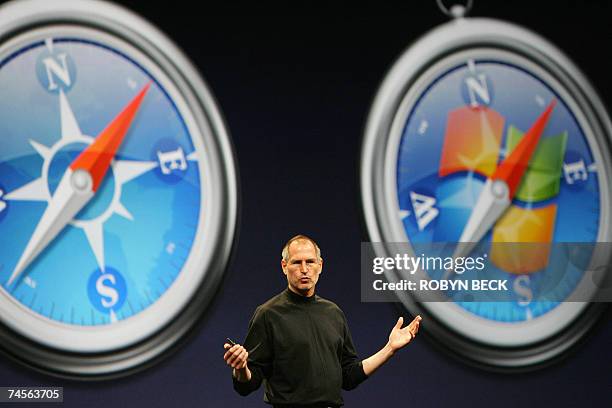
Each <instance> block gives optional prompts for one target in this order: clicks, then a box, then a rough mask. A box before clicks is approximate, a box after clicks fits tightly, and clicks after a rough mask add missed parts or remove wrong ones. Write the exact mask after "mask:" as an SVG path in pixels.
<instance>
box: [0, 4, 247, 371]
mask: <svg viewBox="0 0 612 408" xmlns="http://www.w3.org/2000/svg"><path fill="white" fill-rule="evenodd" d="M77 3H79V2H65V3H62V5H61V7H60V9H61V8H62V7H63V8H64V11H65V12H66V13H67V14H66V15H70V16H71V18H72V19H73V20H74V22H73V24H62V25H57V24H55V23H53V21H44V17H40V16H39V17H37V16H36V15H28V16H29V18H30V19H33V20H34V22H35V23H43V24H39V25H41V26H40V27H38V28H34V29H30V30H28V31H26V32H25V33H24V32H21V33H19V34H16V35H14V36H13V37H12V38H11V39H10V40H8V41H5V42H4V43H3V44H2V45H1V46H0V87H1V88H2V90H3V102H0V107H1V108H0V123H2V125H0V129H1V130H0V133H1V137H0V251H1V252H2V256H1V258H0V259H1V261H0V284H1V287H0V311H1V312H0V316H1V319H2V323H3V324H4V325H6V327H7V331H8V332H9V333H10V332H11V331H13V332H16V333H18V334H19V335H22V336H25V338H26V339H27V342H31V343H30V344H28V346H27V347H32V344H34V345H36V344H41V345H44V346H46V347H48V348H50V349H51V350H54V351H52V352H51V354H53V355H52V356H50V357H49V358H48V362H45V360H44V359H43V360H42V361H39V362H38V363H39V364H40V365H41V366H43V368H49V369H51V370H55V371H60V372H61V371H64V372H67V373H68V374H73V373H75V374H78V373H84V374H93V375H96V374H105V373H108V372H114V371H121V370H125V369H127V368H130V367H132V366H134V365H137V364H142V363H143V362H144V361H145V360H146V359H148V358H150V357H152V356H154V355H155V353H153V354H152V355H150V356H149V357H146V358H145V357H143V356H142V354H141V352H140V351H139V348H138V347H139V345H141V346H143V347H145V346H144V344H145V343H148V344H149V346H148V347H151V346H150V343H151V342H154V343H155V344H157V346H156V347H157V352H158V353H161V352H162V351H163V350H164V349H166V348H167V347H168V346H169V345H170V344H171V343H172V342H173V341H175V340H176V337H177V336H176V334H177V333H181V332H184V331H186V330H187V328H188V327H189V326H190V325H191V324H192V323H193V321H194V320H195V318H196V315H197V314H199V313H200V312H201V311H202V309H203V306H205V304H206V302H207V300H208V298H209V297H210V296H211V291H212V290H214V288H215V287H216V285H217V284H218V282H219V278H220V274H221V273H222V271H223V267H224V264H225V262H226V260H227V253H228V251H229V248H230V246H231V242H232V237H233V231H234V225H235V206H236V202H235V179H234V173H233V159H232V154H231V150H230V149H229V140H228V137H227V134H226V132H225V130H224V128H223V124H222V123H221V122H220V121H219V114H218V112H217V110H216V108H215V106H214V104H213V102H212V99H211V97H210V95H209V94H208V92H207V90H206V88H205V87H204V84H203V83H201V80H200V79H199V78H198V77H197V75H196V74H195V72H192V68H191V66H190V64H189V63H188V62H186V60H183V57H182V56H181V55H180V53H179V52H178V50H176V49H175V48H174V47H173V46H172V45H171V44H169V43H168V42H167V40H166V39H165V38H163V37H162V36H161V34H160V33H159V32H157V31H156V30H155V29H154V28H152V27H151V26H149V25H148V24H147V23H145V22H144V21H142V20H140V19H139V18H137V17H135V16H133V15H132V14H130V13H128V12H126V11H125V10H123V9H117V8H116V7H114V6H111V5H107V4H98V5H93V4H85V5H83V4H82V3H81V4H77ZM39 5H41V7H43V9H45V8H47V6H45V5H44V2H40V3H39ZM94 6H95V7H94ZM98 6H99V7H98ZM87 7H93V10H94V14H95V13H98V14H99V15H98V16H97V17H98V18H100V19H101V18H108V17H109V15H112V16H113V17H112V18H111V19H110V21H112V22H113V23H109V26H108V27H106V29H105V30H103V29H100V28H99V27H96V28H94V26H93V24H89V23H91V21H88V20H87V19H88V18H92V17H85V15H86V14H87V13H89V10H88V11H87V13H85V12H84V11H85V10H84V8H87ZM55 11H57V9H56V10H55ZM68 12H70V14H68ZM2 13H4V14H2ZM23 13H24V11H23V9H20V7H19V5H13V6H12V7H7V8H5V9H3V10H0V16H3V17H4V18H5V19H10V18H13V19H15V20H19V17H20V16H22V15H23ZM40 14H41V15H44V10H41V13H40ZM89 15H91V14H89ZM37 18H38V19H39V20H37ZM45 23H46V24H45ZM128 24H133V26H132V27H134V26H135V27H139V28H140V29H141V30H142V31H141V35H143V36H146V35H147V34H149V35H150V36H151V37H150V38H149V40H153V39H158V40H159V42H158V46H159V47H160V49H161V50H162V51H161V52H159V50H156V52H155V53H153V52H151V51H152V49H151V48H150V47H151V45H150V43H147V42H144V41H143V38H144V37H142V38H141V37H140V34H139V35H136V34H134V35H133V37H129V36H124V35H122V33H123V32H124V31H125V27H126V26H127V25H128ZM122 30H123V31H122ZM164 53H165V54H164ZM170 58H176V59H174V60H173V62H174V63H176V65H172V64H170V63H169V59H170ZM181 63H182V64H183V65H182V66H181V65H180V64H181ZM177 66H178V67H179V68H176V67H177ZM181 69H182V72H181V71H180V70H181ZM186 79H188V80H191V81H192V82H191V83H190V85H189V86H187V84H186V82H185V81H186ZM179 321H182V323H178V322H179ZM177 324H179V325H180V327H178V326H177ZM173 325H174V326H173ZM169 328H170V329H169ZM168 330H170V331H172V332H173V333H172V334H171V335H168V334H164V331H166V332H167V331H168ZM21 347H26V346H22V345H19V344H18V342H16V343H15V345H14V347H13V348H9V349H8V350H7V351H8V352H9V353H11V354H19V353H20V351H19V349H20V348H21ZM116 350H121V352H120V353H117V352H116ZM126 350H132V351H131V352H128V351H126ZM62 353H77V355H78V354H79V353H80V355H81V356H82V357H83V362H85V361H86V360H87V358H88V355H92V354H93V353H97V355H98V356H99V355H103V354H104V353H108V354H107V356H108V358H109V359H113V358H114V359H115V361H117V360H119V363H115V364H109V363H108V361H106V360H104V358H102V359H100V358H99V357H96V358H98V360H95V362H94V364H93V366H94V368H91V365H92V364H91V363H92V362H93V360H89V363H87V364H88V365H90V368H87V369H84V368H83V367H81V366H80V365H79V363H78V362H76V363H75V362H72V360H70V361H71V362H68V360H66V361H63V360H62V357H61V356H62ZM113 353H114V355H113ZM121 353H122V354H121ZM22 354H25V353H23V352H22ZM119 355H121V357H118V356H119ZM19 357H20V358H22V359H25V360H28V359H29V358H31V357H29V356H28V355H21V356H19ZM71 358H73V357H71ZM57 359H59V360H60V362H59V363H51V360H57ZM30 363H32V362H30ZM96 363H98V364H99V366H98V367H96V366H95V365H96ZM35 364H36V363H35ZM45 366H47V367H45Z"/></svg>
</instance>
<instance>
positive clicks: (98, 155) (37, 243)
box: [7, 84, 150, 285]
mask: <svg viewBox="0 0 612 408" xmlns="http://www.w3.org/2000/svg"><path fill="white" fill-rule="evenodd" d="M149 86H150V84H148V85H146V86H145V87H144V88H143V89H142V90H141V91H140V93H139V94H138V95H137V96H136V97H135V98H134V99H133V100H132V101H130V103H129V104H128V105H127V106H126V107H125V108H124V109H123V110H122V111H121V112H120V113H119V114H118V115H117V116H116V117H115V118H114V119H113V120H112V121H111V122H110V123H109V124H108V125H107V126H106V128H105V129H104V130H103V131H102V132H100V134H99V135H98V137H96V139H95V140H94V142H93V143H92V144H91V145H89V146H88V147H87V148H86V149H85V150H83V151H82V152H81V153H80V154H79V156H78V157H77V158H76V159H74V161H73V162H72V163H71V164H70V166H69V167H68V168H67V169H66V171H65V172H64V175H63V176H62V179H61V181H60V183H59V185H58V187H57V189H56V190H55V192H54V194H53V197H52V198H51V201H50V202H49V205H48V206H47V208H46V210H45V212H44V213H43V215H42V217H41V218H40V221H39V222H38V225H37V226H36V228H35V229H34V233H33V234H32V237H31V238H30V241H29V242H28V244H27V246H26V249H25V250H24V251H23V254H22V255H21V258H20V259H19V261H18V262H17V266H16V267H15V269H14V270H13V273H12V274H11V277H10V278H9V280H8V283H7V285H10V284H11V283H13V282H14V281H15V279H17V278H18V277H19V276H20V275H21V273H22V272H23V271H24V270H25V269H26V268H27V267H28V265H30V264H31V263H32V261H34V259H36V257H37V256H38V255H39V254H40V253H41V251H42V250H44V249H45V248H46V247H47V246H48V245H49V243H50V242H51V241H52V240H53V239H54V238H55V237H56V236H57V235H58V234H59V233H60V232H61V231H62V230H63V229H64V227H65V226H66V225H67V224H68V223H70V222H71V221H72V220H73V219H74V216H75V215H76V214H77V213H78V212H79V211H80V210H81V209H82V208H83V207H85V205H86V204H87V203H88V202H89V201H90V200H91V199H92V197H93V196H94V195H95V193H96V191H98V188H99V187H100V185H101V184H102V180H103V179H104V176H105V175H106V173H107V172H108V168H109V167H110V164H111V161H112V160H113V158H114V157H115V153H116V152H117V150H118V149H119V146H120V145H121V142H122V141H123V138H124V136H125V134H126V133H127V131H128V129H129V127H130V124H131V123H132V120H133V119H134V116H135V115H136V112H137V110H138V108H139V106H140V103H141V102H142V99H143V98H144V95H145V94H146V92H147V90H148V89H149Z"/></svg>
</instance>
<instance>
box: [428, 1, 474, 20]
mask: <svg viewBox="0 0 612 408" xmlns="http://www.w3.org/2000/svg"><path fill="white" fill-rule="evenodd" d="M436 3H438V8H439V9H440V10H441V11H442V12H443V13H444V14H446V15H447V16H449V17H450V18H461V17H465V16H466V15H467V13H469V12H470V10H471V9H472V6H473V5H474V0H467V1H466V3H465V6H462V5H461V4H454V5H453V6H451V8H450V9H449V8H448V7H446V6H445V5H444V0H436Z"/></svg>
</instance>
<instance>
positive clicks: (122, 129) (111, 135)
mask: <svg viewBox="0 0 612 408" xmlns="http://www.w3.org/2000/svg"><path fill="white" fill-rule="evenodd" d="M150 86H151V83H148V84H147V85H145V87H144V88H142V90H141V91H140V92H139V93H138V95H136V97H134V99H132V101H131V102H130V103H129V104H128V105H127V106H126V107H125V108H124V109H123V111H121V112H120V113H119V114H118V115H117V116H116V117H115V119H113V121H112V122H111V123H109V124H108V125H107V126H106V128H105V129H104V130H103V131H102V132H100V134H99V135H98V137H96V139H95V140H94V142H93V143H92V144H91V145H89V146H88V147H87V148H86V149H85V150H83V151H82V152H81V154H79V156H78V157H77V158H76V159H74V161H73V162H72V163H71V164H70V168H71V169H72V170H73V171H75V170H85V171H87V172H88V173H89V175H90V176H91V178H92V182H93V187H92V190H93V191H94V192H95V191H97V190H98V187H100V184H101V183H102V180H104V176H105V175H106V172H107V171H108V168H109V167H110V164H111V161H112V160H113V158H114V157H115V153H117V150H118V149H119V146H121V142H122V141H123V138H124V137H125V134H126V133H127V131H128V129H129V128H130V125H131V124H132V121H133V120H134V116H135V115H136V112H137V111H138V108H139V107H140V103H141V102H142V100H143V98H144V96H145V94H146V93H147V91H148V90H149V87H150Z"/></svg>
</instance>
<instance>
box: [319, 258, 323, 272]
mask: <svg viewBox="0 0 612 408" xmlns="http://www.w3.org/2000/svg"><path fill="white" fill-rule="evenodd" d="M319 263H320V264H321V267H320V268H319V275H320V274H321V272H323V258H321V259H320V260H319Z"/></svg>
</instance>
